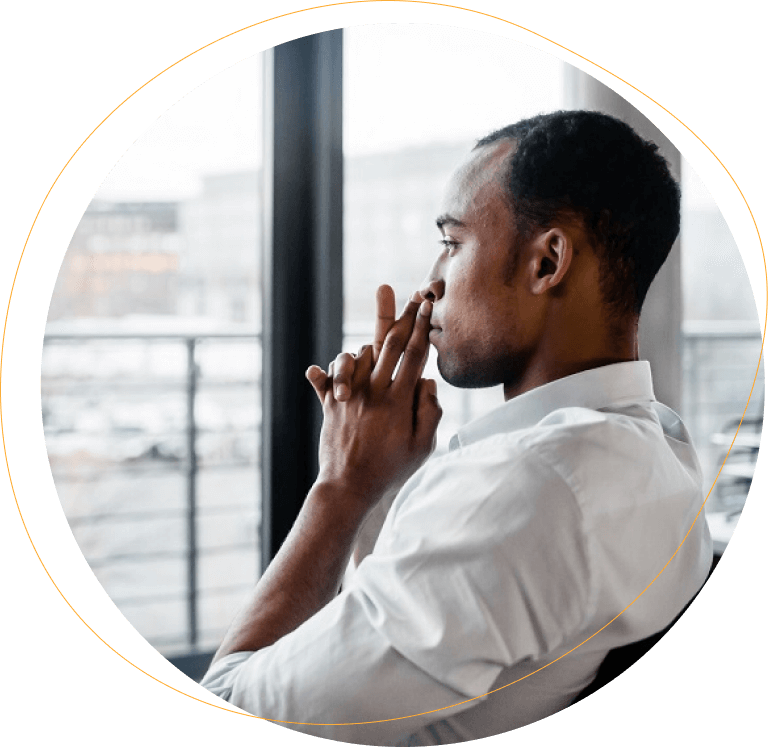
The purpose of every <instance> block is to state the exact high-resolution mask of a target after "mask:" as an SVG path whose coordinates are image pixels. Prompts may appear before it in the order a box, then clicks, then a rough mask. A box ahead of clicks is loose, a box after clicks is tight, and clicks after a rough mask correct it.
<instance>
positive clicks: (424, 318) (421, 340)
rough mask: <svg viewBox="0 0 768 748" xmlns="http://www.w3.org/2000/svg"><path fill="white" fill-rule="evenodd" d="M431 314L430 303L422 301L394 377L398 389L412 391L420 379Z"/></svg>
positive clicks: (427, 343)
mask: <svg viewBox="0 0 768 748" xmlns="http://www.w3.org/2000/svg"><path fill="white" fill-rule="evenodd" d="M431 314H432V303H431V302H429V301H423V302H422V303H421V305H420V306H419V310H418V314H417V315H416V321H415V323H414V325H413V331H412V332H411V335H410V338H409V339H408V343H407V344H406V346H405V350H404V351H403V360H402V362H401V363H400V368H399V369H398V372H397V376H396V377H395V386H396V387H398V388H402V389H413V388H414V387H415V386H416V383H417V382H418V381H419V378H420V377H421V372H422V371H423V369H424V364H425V362H426V358H427V354H428V352H429V330H430V324H429V318H430V316H431Z"/></svg>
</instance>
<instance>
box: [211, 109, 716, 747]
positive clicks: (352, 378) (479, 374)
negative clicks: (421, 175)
mask: <svg viewBox="0 0 768 748" xmlns="http://www.w3.org/2000/svg"><path fill="white" fill-rule="evenodd" d="M437 224H438V228H439V230H440V232H441V236H442V239H441V250H440V252H439V254H438V256H437V258H436V259H435V261H434V264H433V266H432V269H431V271H430V272H429V274H428V276H427V277H426V279H425V281H424V284H423V287H422V289H421V290H420V292H419V293H418V294H415V295H414V297H413V299H412V301H411V302H409V304H408V305H407V306H406V309H405V310H404V312H403V314H402V316H401V317H400V318H399V319H398V320H395V319H394V317H395V313H394V300H393V295H392V292H391V289H388V288H387V287H383V288H382V289H380V291H379V294H378V322H377V327H376V333H375V336H374V342H373V346H370V347H365V348H364V349H363V350H361V352H360V353H359V354H358V356H357V357H353V356H351V355H349V354H342V355H340V356H339V357H338V358H337V359H336V361H335V362H334V364H333V365H332V367H330V368H329V371H328V373H327V374H326V373H325V372H324V371H322V370H321V369H319V368H318V367H312V368H311V369H310V370H309V372H308V378H309V379H310V382H311V383H312V385H313V386H314V388H315V390H316V392H317V394H318V397H319V398H320V400H321V402H322V403H323V412H324V426H323V431H322V434H321V439H320V471H319V475H318V479H317V482H316V483H315V485H314V486H313V488H312V490H311V491H310V493H309V495H308V496H307V500H306V502H305V504H304V507H303V508H302V511H301V513H300V515H299V518H298V519H297V522H296V525H295V526H294V528H293V530H292V532H291V534H290V536H289V537H288V539H287V540H286V542H285V544H284V545H283V547H282V548H281V549H280V552H279V553H278V555H277V557H276V559H275V560H274V562H273V563H272V565H271V566H270V567H269V569H268V570H267V571H266V573H265V574H264V576H263V578H262V579H261V581H260V582H259V584H258V585H257V587H256V590H255V591H254V593H253V596H252V599H251V600H250V601H249V603H248V604H247V605H246V607H245V608H244V610H243V612H242V613H241V614H240V615H239V617H238V618H237V619H236V621H235V622H234V624H233V626H232V628H231V630H230V632H229V633H228V634H227V637H226V638H225V641H224V643H223V644H222V646H221V648H220V650H219V652H218V653H217V655H216V658H215V660H214V663H213V665H212V667H211V669H210V671H209V673H208V674H207V676H206V678H205V679H204V681H203V685H205V686H206V687H208V688H209V689H211V690H212V691H213V692H214V693H216V694H218V695H220V696H222V697H223V698H225V699H227V700H228V701H230V702H231V703H232V704H235V705H237V706H240V707H242V708H243V709H245V710H247V711H249V712H251V713H253V714H255V715H257V716H260V717H265V718H268V719H273V720H278V721H281V722H284V723H287V724H289V726H292V727H294V728H295V729H298V730H301V731H304V732H308V733H311V734H315V735H320V736H324V737H330V738H335V739H339V740H343V741H347V742H353V743H354V742H356V743H364V744H374V745H429V744H440V743H451V742H459V741H462V740H469V739H473V738H479V737H484V736H487V735H493V734H496V733H499V732H504V731H506V730H510V729H513V728H515V727H519V726H521V725H524V724H528V723H529V722H532V721H535V720H537V719H541V718H543V717H545V716H547V715H549V714H552V713H554V712H556V711H558V710H560V709H562V708H564V707H566V706H567V705H569V704H570V703H571V702H572V701H573V699H574V698H575V697H576V696H577V695H578V694H579V693H580V692H581V691H582V690H583V689H584V688H585V687H586V686H587V685H588V684H589V683H590V682H591V681H592V679H593V678H594V675H595V673H596V671H597V668H598V667H599V665H600V663H601V661H602V660H603V659H604V657H605V655H606V653H607V652H608V651H609V650H611V649H613V648H615V647H618V646H621V645H623V644H626V643H629V642H632V641H636V640H639V639H642V638H645V637H647V636H649V635H651V634H653V633H655V632H657V631H659V630H661V629H663V628H664V627H665V626H666V625H667V624H668V623H669V622H670V621H671V620H673V619H674V617H675V616H676V615H677V614H678V612H679V611H680V610H681V609H682V608H683V607H684V606H685V604H686V603H687V602H688V601H689V600H690V599H691V598H692V596H693V595H694V594H695V593H696V591H697V590H698V589H699V587H700V586H701V584H702V583H703V581H704V579H705V578H706V574H707V572H708V569H709V565H710V562H711V553H712V551H711V543H710V539H709V535H708V532H707V528H706V523H705V521H704V517H703V513H702V512H701V508H702V505H703V496H702V491H701V475H700V471H699V467H698V462H697V459H696V456H695V453H694V451H693V448H692V446H691V443H690V439H689V437H688V434H687V432H686V431H685V429H684V427H683V426H682V424H681V423H680V420H679V418H677V416H676V415H675V414H674V413H672V411H670V410H669V409H668V408H665V407H664V406H663V405H661V404H659V403H657V402H656V401H655V399H654V396H653V389H652V385H651V379H650V370H649V366H648V364H647V362H643V361H639V360H638V358H639V355H638V343H637V326H638V317H639V312H640V308H641V306H642V303H643V299H644V298H645V294H646V292H647V290H648V286H649V285H650V283H651V281H652V279H653V277H654V276H655V274H656V272H657V271H658V269H659V268H660V267H661V265H662V263H663V262H664V259H665V258H666V256H667V254H668V253H669V250H670V248H671V246H672V243H673V242H674V240H675V238H676V236H677V233H678V227H679V191H678V188H677V185H676V184H675V182H674V180H673V179H672V177H671V176H670V174H669V171H668V169H667V166H666V163H665V162H664V160H663V159H662V158H661V157H660V156H659V155H658V153H657V151H656V147H655V146H653V145H652V144H649V143H646V142H644V141H643V140H641V139H640V138H639V137H638V136H637V135H636V134H635V133H634V132H633V131H632V130H631V129H630V128H629V127H627V126H626V125H624V124H623V123H621V122H619V121H617V120H614V119H612V118H610V117H607V116H605V115H601V114H596V113H587V112H558V113H554V114H550V115H542V116H539V117H535V118H533V119H530V120H524V121H522V122H519V123H517V124H515V125H512V126H510V127H508V128H505V129H503V130H500V131H498V132H496V133H493V134H492V135H489V136H488V137H487V138H484V139H483V140H481V141H479V143H478V145H477V147H476V148H475V149H474V151H473V152H472V154H471V155H470V158H469V159H468V160H467V162H466V163H465V164H464V165H463V166H462V167H461V168H460V169H459V170H458V171H457V172H456V174H455V175H454V177H453V178H452V180H451V182H450V184H449V186H448V190H447V193H446V197H445V205H444V210H443V213H442V214H441V216H440V217H439V218H438V220H437ZM428 342H429V343H431V344H432V345H433V346H434V348H435V349H436V350H437V356H438V368H439V370H440V373H441V375H442V376H443V377H444V378H445V379H446V380H447V381H448V382H449V383H451V384H454V385H456V386H459V387H487V386H492V385H497V384H502V385H503V387H504V397H505V400H506V402H505V403H504V404H503V405H501V406H500V407H499V408H498V409H496V410H495V411H493V412H491V413H489V414H488V415H486V416H484V417H482V418H480V419H478V420H476V421H475V422H473V423H470V424H468V425H467V426H465V427H463V428H462V429H460V430H459V432H458V434H457V435H456V436H455V437H454V438H453V440H452V443H451V449H450V450H449V452H448V453H447V454H445V455H442V456H440V457H436V458H433V459H432V460H429V461H428V462H425V461H426V458H427V457H428V455H429V454H430V452H431V451H432V448H433V445H434V434H435V429H436V427H437V423H438V421H439V419H440V415H441V412H440V407H439V405H438V403H437V399H436V397H435V386H434V382H431V381H429V380H424V379H422V378H421V372H422V369H423V365H424V361H425V358H426V355H427V350H428ZM390 505H391V508H389V510H388V511H386V508H387V507H390ZM382 507H384V510H382ZM377 512H378V514H379V515H380V516H381V517H382V518H383V516H384V515H386V519H384V520H383V526H381V527H379V525H381V521H377ZM361 535H362V538H361V541H362V542H361V546H362V547H360V548H358V552H357V553H356V559H357V560H358V561H361V562H360V564H359V567H358V568H357V570H356V571H355V572H354V574H352V575H351V577H350V578H349V580H348V582H345V586H344V589H343V591H342V592H341V593H340V594H337V592H338V589H339V584H340V580H341V578H342V574H343V572H344V569H345V567H346V565H347V562H348V560H349V558H350V555H351V553H352V552H353V547H354V546H355V543H356V541H357V540H358V538H359V537H360V536H361ZM377 536H378V537H377ZM376 537H377V539H376ZM372 539H375V547H374V548H373V551H372V553H370V555H367V557H366V554H367V553H368V551H370V546H371V545H372V544H373V542H372ZM683 541H685V542H683ZM366 543H367V545H368V547H365V546H366ZM361 559H362V560H361ZM662 569H664V573H663V574H660V575H659V572H661V571H662ZM651 583H653V584H651ZM649 585H650V586H649ZM297 723H299V724H297Z"/></svg>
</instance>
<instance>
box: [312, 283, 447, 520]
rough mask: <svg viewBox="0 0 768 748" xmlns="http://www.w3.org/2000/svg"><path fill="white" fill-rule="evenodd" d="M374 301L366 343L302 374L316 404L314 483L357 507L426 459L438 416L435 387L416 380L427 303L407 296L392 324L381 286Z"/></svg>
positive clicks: (390, 302) (425, 339)
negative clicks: (338, 491)
mask: <svg viewBox="0 0 768 748" xmlns="http://www.w3.org/2000/svg"><path fill="white" fill-rule="evenodd" d="M376 300H377V320H376V330H375V333H374V341H373V345H368V346H363V348H361V349H360V352H359V353H358V355H357V356H353V355H352V354H349V353H342V354H340V355H339V356H338V357H337V358H336V359H335V361H334V362H332V363H331V365H330V366H329V367H328V372H327V373H326V372H325V371H323V370H322V369H321V368H320V367H319V366H311V367H310V368H309V369H308V370H307V375H306V376H307V379H308V380H309V381H310V383H311V384H312V386H313V388H314V390H315V392H316V393H317V396H318V398H319V400H320V402H321V403H322V406H323V427H322V431H321V434H320V449H319V456H320V471H319V474H318V482H323V483H332V484H335V485H338V486H342V487H343V488H344V493H345V495H347V496H348V497H349V499H350V500H351V501H354V502H356V503H358V506H360V505H362V506H360V508H364V509H365V508H367V509H370V508H371V507H373V506H374V505H375V504H376V503H377V502H378V501H380V500H381V499H383V498H385V497H392V496H393V495H394V494H395V493H397V491H399V490H400V488H401V487H402V486H403V484H404V483H405V482H406V481H407V480H408V478H409V477H410V476H411V475H412V474H413V473H414V472H416V470H417V469H418V468H419V467H420V466H421V465H422V464H423V463H424V462H425V461H426V459H427V457H428V456H429V455H430V454H431V452H432V451H433V450H434V447H435V432H436V430H437V425H438V423H439V422H440V418H441V416H442V409H441V408H440V404H439V403H438V400H437V385H436V383H435V381H434V380H430V379H423V378H422V377H421V375H422V373H423V370H424V366H425V364H426V360H427V355H428V352H429V330H430V322H429V319H430V315H431V313H432V305H431V303H430V302H429V301H425V300H422V299H421V297H420V296H419V295H418V294H414V296H413V297H412V298H411V300H410V301H409V302H408V304H407V305H406V308H405V310H404V311H403V314H402V316H401V317H400V318H399V319H397V320H395V309H394V305H395V299H394V292H393V291H392V289H391V288H390V287H389V286H382V287H380V288H379V290H378V292H377V295H376ZM398 362H399V363H400V366H399V367H398V366H397V365H398ZM396 368H397V373H395V369H396Z"/></svg>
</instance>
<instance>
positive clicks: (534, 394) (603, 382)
mask: <svg viewBox="0 0 768 748" xmlns="http://www.w3.org/2000/svg"><path fill="white" fill-rule="evenodd" d="M655 399H656V398H655V396H654V394H653V383H652V381H651V365H650V364H649V363H648V361H624V362H622V363H618V364H609V365H608V366H599V367H597V368H596V369H587V370H586V371H580V372H578V373H577V374H571V375H570V376H567V377H562V378H561V379H556V380H554V381H553V382H548V383H547V384H543V385H541V386H540V387H535V388H534V389H532V390H529V391H528V392H524V393H523V394H522V395H518V396H517V397H513V398H512V399H511V400H508V401H507V402H505V403H504V404H503V405H501V406H499V407H498V408H495V409H494V410H492V411H490V412H489V413H486V414H485V415H483V416H481V417H480V418H476V419H475V420H474V421H470V422H469V423H467V424H466V425H464V426H462V427H461V428H460V429H459V430H458V431H457V432H456V434H454V436H453V437H451V441H450V445H449V449H452V450H453V449H457V448H459V447H466V446H467V445H469V444H472V443H473V442H476V441H479V440H480V439H484V438H486V437H488V436H492V435H493V434H499V433H504V432H509V431H516V430H518V429H524V428H529V427H531V426H534V425H536V424H537V423H538V422H539V421H541V420H542V418H544V417H545V416H547V415H549V414H550V413H552V412H554V411H555V410H559V409H561V408H590V409H591V410H598V409H601V408H610V407H618V406H620V405H627V404H629V403H636V402H651V401H653V400H655Z"/></svg>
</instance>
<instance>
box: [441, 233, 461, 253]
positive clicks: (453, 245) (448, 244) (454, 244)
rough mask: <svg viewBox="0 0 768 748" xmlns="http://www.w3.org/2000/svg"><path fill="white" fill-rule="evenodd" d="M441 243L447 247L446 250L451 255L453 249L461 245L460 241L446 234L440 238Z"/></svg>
mask: <svg viewBox="0 0 768 748" xmlns="http://www.w3.org/2000/svg"><path fill="white" fill-rule="evenodd" d="M440 245H441V246H442V247H443V249H445V251H446V252H447V253H448V255H449V256H450V255H451V254H452V253H453V251H454V250H455V249H456V248H457V247H458V246H459V243H458V242H456V241H454V240H453V239H451V238H450V237H447V236H444V237H443V238H442V239H440Z"/></svg>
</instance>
